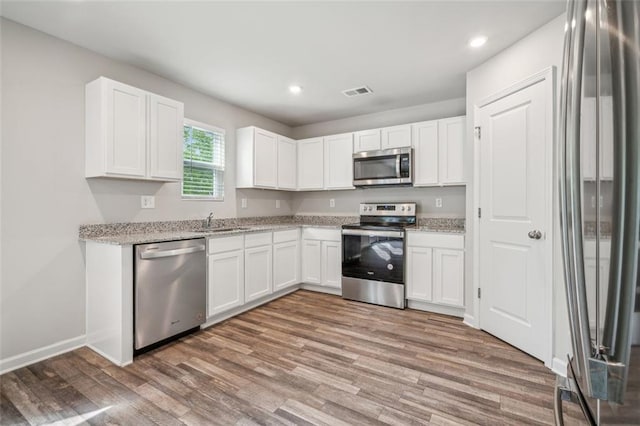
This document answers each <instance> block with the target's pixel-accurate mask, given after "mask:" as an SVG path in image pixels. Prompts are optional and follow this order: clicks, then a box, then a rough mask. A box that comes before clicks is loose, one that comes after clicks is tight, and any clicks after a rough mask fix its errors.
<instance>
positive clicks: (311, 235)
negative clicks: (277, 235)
mask: <svg viewBox="0 0 640 426" xmlns="http://www.w3.org/2000/svg"><path fill="white" fill-rule="evenodd" d="M302 239H303V240H322V241H338V242H339V241H342V231H341V230H340V229H326V228H304V229H303V230H302Z"/></svg>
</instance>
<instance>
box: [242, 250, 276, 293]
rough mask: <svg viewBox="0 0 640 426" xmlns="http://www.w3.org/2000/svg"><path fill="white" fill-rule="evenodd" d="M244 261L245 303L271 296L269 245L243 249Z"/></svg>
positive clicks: (270, 252) (270, 255)
mask: <svg viewBox="0 0 640 426" xmlns="http://www.w3.org/2000/svg"><path fill="white" fill-rule="evenodd" d="M244 259H245V265H244V266H245V268H244V296H245V297H244V298H245V302H250V301H252V300H255V299H258V298H260V297H262V296H266V295H268V294H271V293H272V292H273V290H272V289H273V287H272V285H271V283H272V264H273V259H272V247H271V246H270V245H269V246H262V247H253V248H250V249H245V251H244Z"/></svg>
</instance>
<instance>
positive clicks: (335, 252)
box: [302, 228, 342, 288]
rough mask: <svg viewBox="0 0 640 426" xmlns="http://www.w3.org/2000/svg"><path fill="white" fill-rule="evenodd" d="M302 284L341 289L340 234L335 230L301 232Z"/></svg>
mask: <svg viewBox="0 0 640 426" xmlns="http://www.w3.org/2000/svg"><path fill="white" fill-rule="evenodd" d="M302 282H304V283H307V284H319V285H321V286H325V287H333V288H341V287H342V234H341V231H340V230H337V229H322V228H305V229H304V230H303V232H302Z"/></svg>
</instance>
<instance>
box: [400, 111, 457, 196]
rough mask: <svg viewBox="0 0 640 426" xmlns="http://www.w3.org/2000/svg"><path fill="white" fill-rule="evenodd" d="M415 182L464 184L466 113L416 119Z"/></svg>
mask: <svg viewBox="0 0 640 426" xmlns="http://www.w3.org/2000/svg"><path fill="white" fill-rule="evenodd" d="M411 127H412V145H413V152H414V171H415V177H414V182H413V185H414V186H436V185H463V184H464V182H465V181H464V136H465V117H453V118H446V119H443V120H433V121H424V122H422V123H414V124H412V125H411Z"/></svg>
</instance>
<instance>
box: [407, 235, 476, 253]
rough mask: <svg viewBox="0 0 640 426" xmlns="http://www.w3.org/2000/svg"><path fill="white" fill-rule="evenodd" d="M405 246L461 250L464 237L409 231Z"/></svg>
mask: <svg viewBox="0 0 640 426" xmlns="http://www.w3.org/2000/svg"><path fill="white" fill-rule="evenodd" d="M407 245H408V246H410V247H438V248H448V249H454V250H463V249H464V235H451V234H444V233H438V232H414V231H410V232H407Z"/></svg>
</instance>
